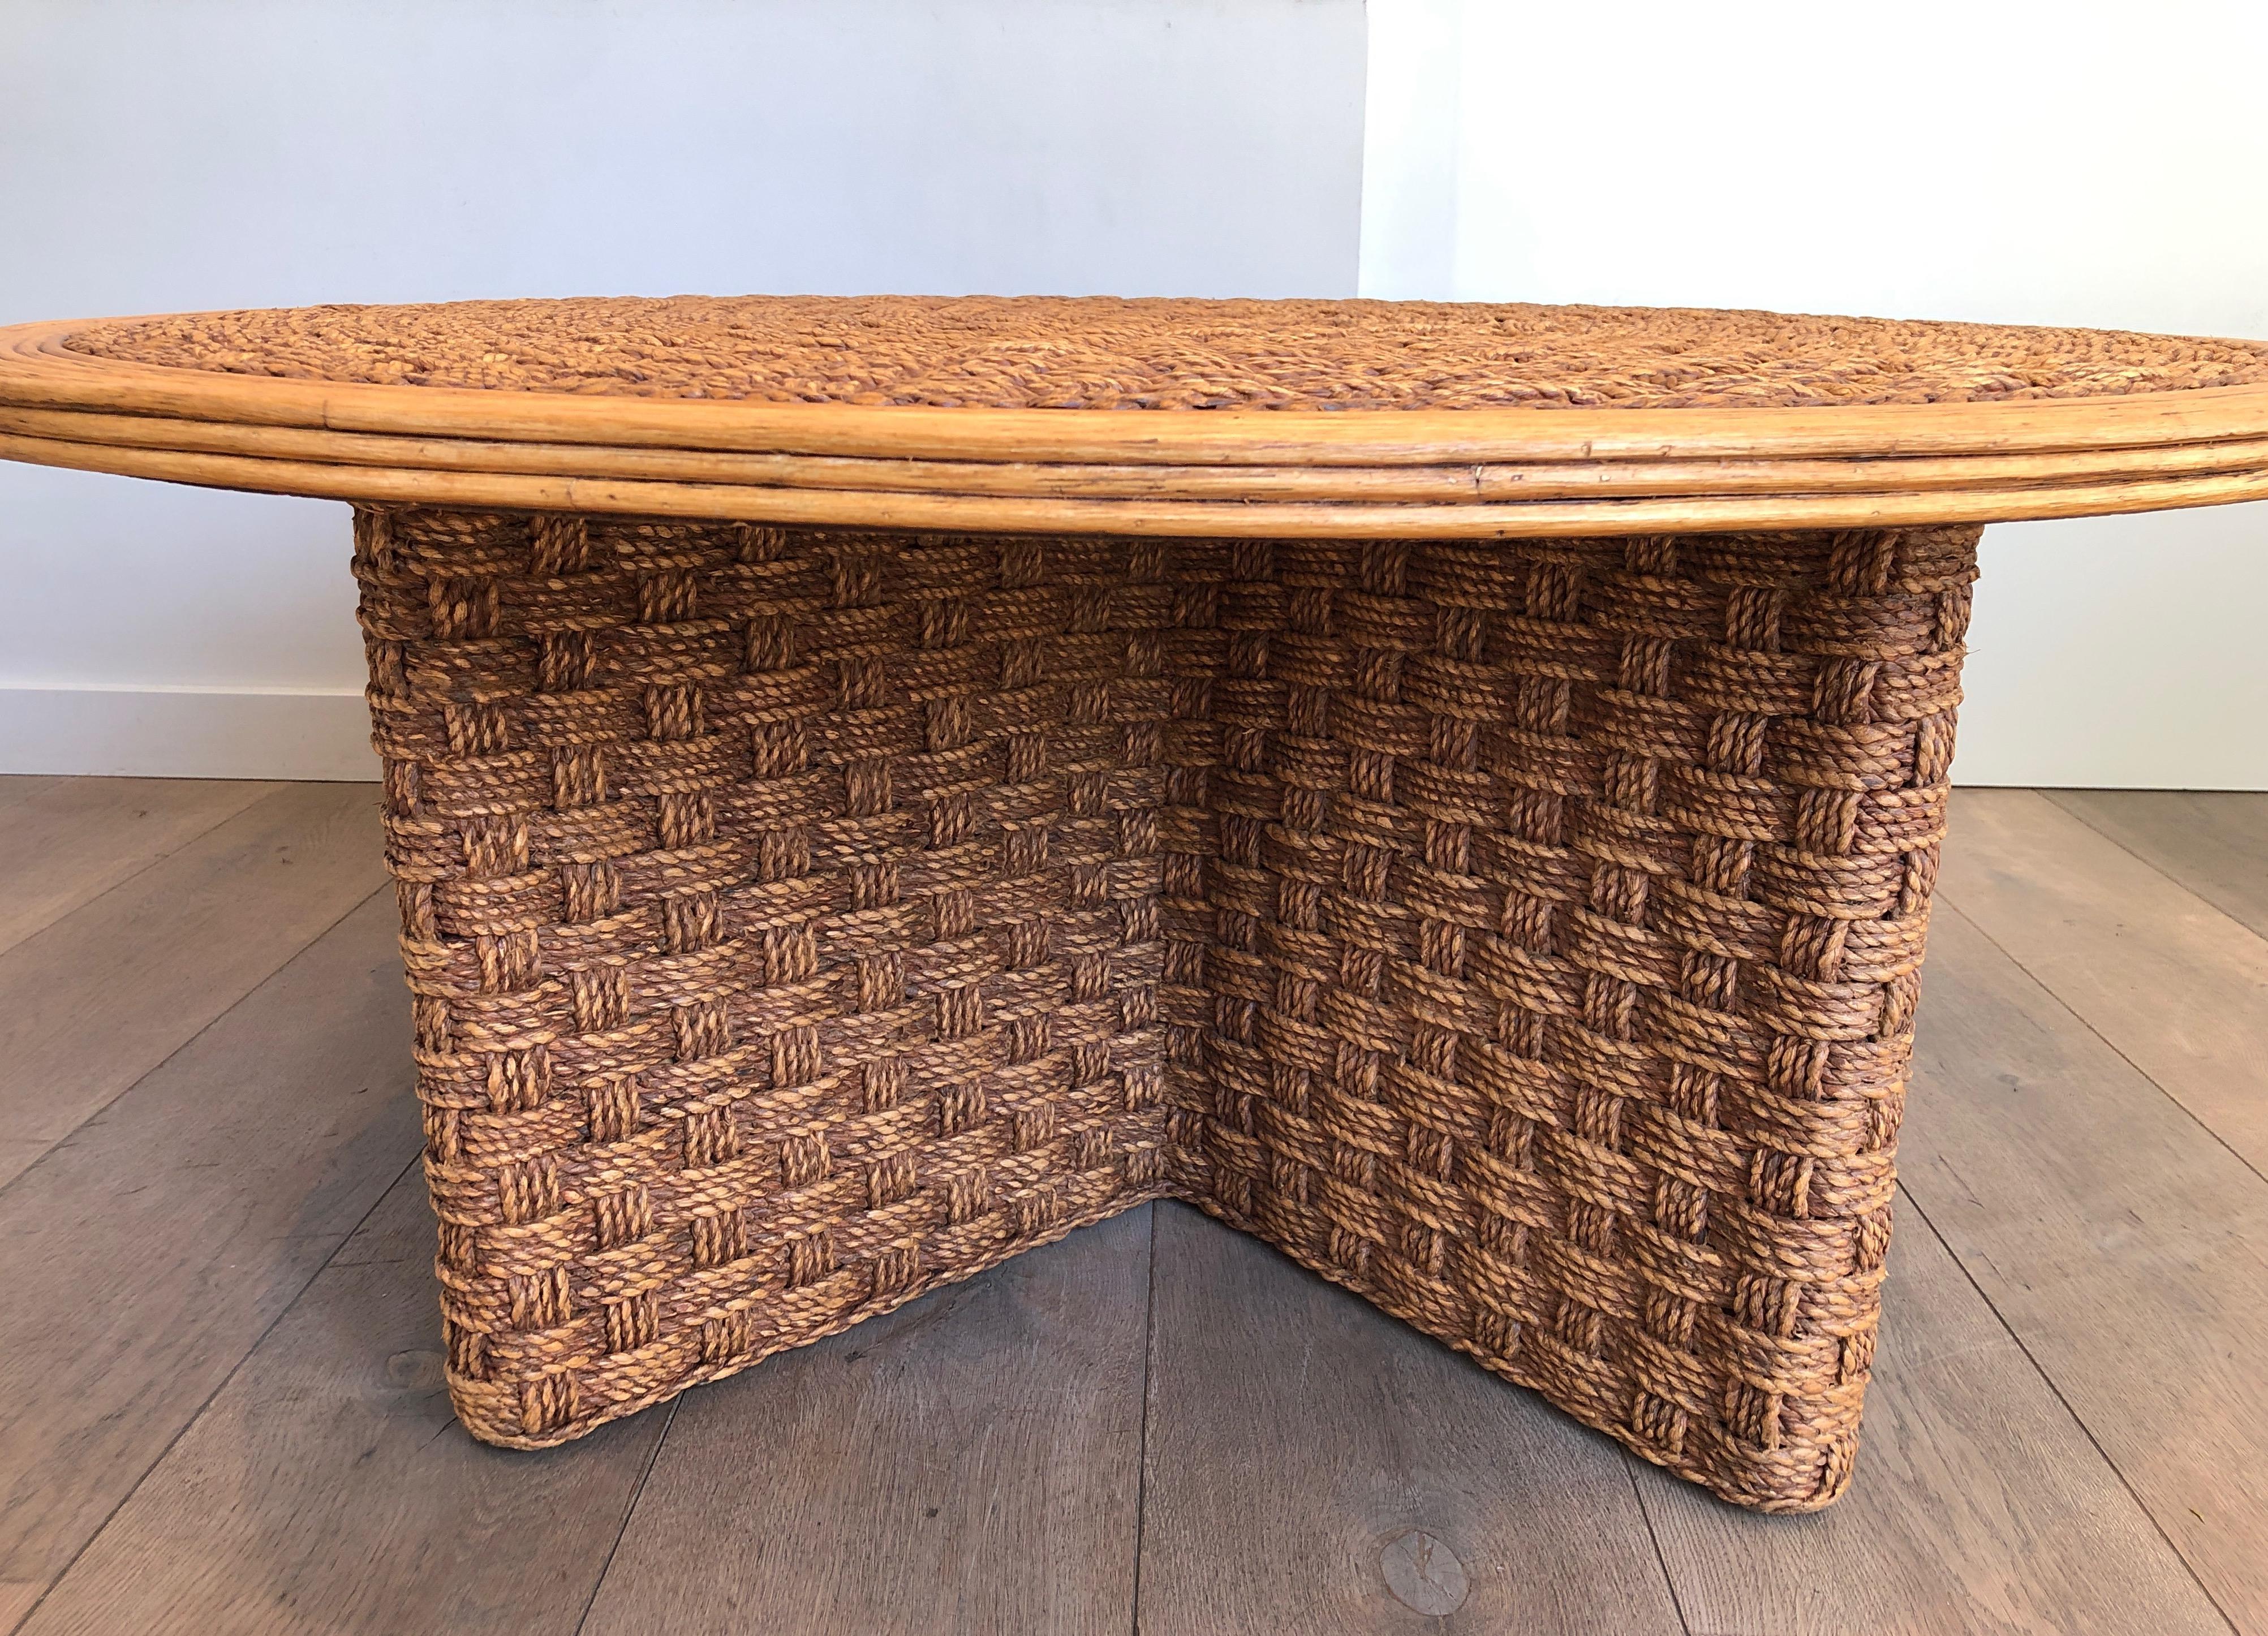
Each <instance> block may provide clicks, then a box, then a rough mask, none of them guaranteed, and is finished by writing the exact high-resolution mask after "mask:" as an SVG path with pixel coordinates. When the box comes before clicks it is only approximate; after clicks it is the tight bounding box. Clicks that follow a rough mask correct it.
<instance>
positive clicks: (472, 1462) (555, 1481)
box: [23, 1168, 763, 1636]
mask: <svg viewBox="0 0 2268 1636" xmlns="http://www.w3.org/2000/svg"><path fill="white" fill-rule="evenodd" d="M433 1240H434V1231H433V1220H432V1216H431V1212H430V1211H429V1209H428V1208H427V1205H426V1203H425V1181H424V1178H423V1175H420V1174H418V1172H417V1171H416V1168H411V1169H409V1170H408V1171H406V1172H405V1173H403V1174H402V1175H401V1177H400V1179H399V1180H397V1181H396V1182H395V1183H394V1185H393V1186H392V1187H391V1188H390V1189H389V1190H387V1194H386V1196H385V1198H383V1199H382V1200H381V1201H380V1202H379V1205H378V1207H377V1208H376V1209H375V1210H374V1211H372V1213H371V1215H370V1218H369V1220H367V1221H365V1223H364V1224H363V1225H362V1226H361V1227H359V1228H357V1230H356V1232H355V1233H354V1234H353V1236H352V1237H350V1239H349V1240H348V1241H347V1242H346V1244H345V1246H344V1248H342V1249H340V1251H339V1252H338V1254H337V1255H336V1256H334V1257H333V1258H332V1260H331V1261H330V1263H329V1264H328V1265H327V1266H325V1267H324V1268H323V1270H322V1271H321V1272H320V1274H318V1275H317V1276H316V1278H315V1279H314V1281H313V1283H312V1284H311V1285H309V1286H308V1287H307V1290H306V1293H304V1294H302V1295H301V1296H300V1297H299V1299H298V1301H295V1302H294V1303H293V1304H292V1306H291V1309H290V1310H289V1311H288V1312H286V1313H285V1314H284V1316H283V1318H282V1319H281V1320H279V1321H278V1322H277V1323H276V1327H275V1328H274V1330H271V1331H270V1332H269V1335H268V1337H267V1338H265V1339H264V1340H262V1341H261V1343H260V1345H258V1346H257V1347H255V1348H254V1350H253V1352H252V1354H251V1356H249V1357H248V1358H247V1359H246V1360H245V1361H244V1363H243V1365H242V1367H239V1369H238V1370H237V1372H236V1374H234V1376H233V1377H232V1378H231V1379H230V1381H229V1382H228V1383H227V1384H226V1385H225V1386H224V1387H223V1388H222V1389H220V1391H219V1392H218V1393H217V1395H216V1396H214V1398H213V1401H212V1402H211V1404H209V1405H208V1406H207V1407H206V1408H205V1410H204V1411H203V1413H202V1414H200V1415H198V1416H197V1418H196V1419H195V1422H194V1423H193V1424H192V1425H191V1426H189V1428H188V1431H187V1432H185V1433H182V1435H181V1438H180V1441H179V1442H177V1443H175V1444H174V1445H173V1448H172V1449H171V1450H169V1451H168V1452H167V1453H166V1456H165V1457H164V1458H163V1459H162V1460H160V1461H159V1462H158V1464H157V1466H156V1467H155V1469H154V1470H151V1473H150V1475H149V1477H148V1478H146V1479H144V1482H143V1484H142V1485H141V1486H140V1487H139V1488H137V1489H136V1491H135V1492H134V1494H133V1496H132V1498H130V1499H129V1500H127V1502H126V1503H125V1504H124V1505H123V1506H122V1507H120V1509H119V1512H118V1514H117V1515H116V1516H115V1517H114V1518H113V1519H112V1520H111V1522H110V1523H109V1525H108V1526H107V1527H106V1528H105V1529H103V1530H102V1531H101V1532H100V1533H99V1534H98V1535H97V1536H96V1537H95V1539H94V1542H93V1543H92V1544H91V1545H89V1546H88V1547H87V1550H86V1551H85V1555H83V1556H82V1557H80V1559H78V1561H77V1563H75V1564H74V1565H73V1566H71V1568H70V1571H69V1572H68V1573H65V1574H64V1575H63V1578H62V1580H61V1581H59V1582H58V1583H57V1584H56V1586H55V1589H54V1590H53V1591H52V1592H50V1593H49V1594H48V1598H47V1600H46V1601H44V1602H43V1603H40V1605H39V1607H38V1608H37V1609H36V1610H34V1611H33V1614H32V1617H31V1618H30V1619H29V1620H27V1621H26V1623H25V1625H24V1627H23V1632H24V1636H56V1633H57V1632H77V1633H79V1636H116V1633H117V1632H136V1636H141V1633H142V1632H153V1633H155V1636H173V1633H174V1632H181V1633H182V1636H189V1633H191V1632H195V1633H196V1636H210V1633H211V1632H228V1633H229V1636H283V1633H289V1636H349V1633H352V1632H372V1636H397V1633H399V1632H451V1633H452V1636H456V1633H458V1632H514V1633H515V1636H522V1633H524V1636H555V1633H556V1636H568V1633H569V1632H572V1631H573V1630H574V1629H575V1626H576V1622H577V1620H578V1619H579V1618H581V1617H582V1614H583V1610H584V1609H585V1607H586V1606H587V1605H588V1603H589V1599H590V1595H591V1588H592V1587H593V1585H594V1584H595V1583H596V1582H597V1581H598V1577H599V1574H600V1571H601V1570H602V1569H603V1568H604V1566H605V1565H606V1559H607V1552H608V1548H609V1547H610V1546H611V1545H612V1544H613V1543H614V1540H615V1535H616V1532H617V1530H619V1529H620V1528H621V1526H622V1517H623V1514H624V1513H625V1511H626V1510H627V1509H628V1507H629V1506H630V1498H631V1496H632V1495H633V1493H635V1492H636V1491H637V1483H638V1479H639V1477H640V1475H641V1474H642V1473H643V1472H644V1470H645V1469H646V1466H647V1463H648V1462H649V1461H650V1460H651V1458H652V1452H653V1448H654V1446H655V1444H656V1443H657V1442H658V1441H659V1439H660V1437H661V1433H662V1429H663V1426H664V1425H665V1424H666V1411H656V1412H652V1413H648V1414H644V1415H639V1416H637V1417H635V1418H633V1419H629V1420H625V1421H621V1422H618V1423H616V1424H615V1425H613V1426H606V1427H603V1428H601V1429H600V1430H599V1431H597V1432H595V1433H593V1434H592V1435H590V1436H589V1437H586V1438H584V1439H582V1440H581V1441H578V1442H574V1443H570V1444H568V1445H566V1446H565V1447H563V1448H552V1449H546V1450H543V1451H542V1452H541V1453H533V1454H531V1453H524V1452H519V1451H515V1450H508V1449H500V1448H487V1447H485V1446H483V1445H482V1444H479V1443H476V1442H475V1441H473V1440H472V1439H471V1438H470V1437H468V1435H467V1434H466V1433H465V1430H464V1428H463V1427H462V1426H460V1425H458V1424H457V1422H456V1419H455V1417H454V1416H453V1414H452V1413H451V1411H450V1409H449V1400H448V1395H447V1393H446V1390H445V1389H444V1388H443V1385H442V1380H441V1355H440V1352H439V1351H438V1347H439V1345H440V1315H439V1310H438V1302H437V1301H436V1300H435V1296H434V1284H433ZM762 1475H763V1474H762V1470H761V1468H752V1469H751V1470H750V1471H748V1472H745V1473H743V1476H744V1477H746V1478H754V1479H755V1480H758V1481H761V1480H762ZM711 1543H712V1544H713V1545H714V1547H715V1548H716V1549H718V1550H721V1551H733V1550H738V1549H740V1548H741V1547H742V1545H743V1544H744V1543H745V1542H741V1541H739V1540H734V1539H732V1538H730V1537H725V1536H721V1535H720V1536H718V1537H715V1538H714V1539H713V1540H712V1542H711Z"/></svg>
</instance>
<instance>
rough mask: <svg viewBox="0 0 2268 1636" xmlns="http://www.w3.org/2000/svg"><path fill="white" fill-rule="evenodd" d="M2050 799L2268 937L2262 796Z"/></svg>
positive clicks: (2139, 794) (2128, 793) (2138, 793)
mask: <svg viewBox="0 0 2268 1636" xmlns="http://www.w3.org/2000/svg"><path fill="white" fill-rule="evenodd" d="M2041 793H2042V794H2043V795H2044V796H2045V797H2046V798H2047V799H2048V800H2051V801H2052V802H2054V803H2055V804H2056V805H2057V806H2058V807H2062V808H2063V809H2064V811H2066V812H2067V813H2069V814H2071V815H2072V816H2073V817H2074V818H2077V819H2078V820H2079V821H2080V822H2082V823H2084V824H2086V825H2087V826H2088V828H2089V829H2094V830H2095V831H2096V832H2097V833H2099V834H2102V835H2104V836H2109V837H2110V839H2111V840H2114V841H2116V842H2117V843H2118V844H2119V845H2121V846H2123V847H2124V848H2125V849H2126V850H2127V851H2130V852H2132V853H2134V854H2135V855H2136V856H2137V857H2139V858H2140V859H2142V860H2143V861H2144V862H2145V863H2147V864H2149V865H2150V866H2152V867H2153V868H2155V869H2157V870H2158V871H2159V872H2160V873H2163V874H2166V875H2168V876H2169V877H2171V878H2172V879H2173V880H2175V881H2179V882H2180V883H2181V884H2182V885H2183V886H2185V887H2187V888H2189V889H2190V890H2191V891H2192V892H2194V893H2196V894H2197V895H2198V896H2199V897H2201V898H2203V899H2205V902H2206V903H2211V904H2212V905H2213V907H2214V908H2215V909H2218V910H2220V912H2221V913H2222V914H2224V915H2227V916H2228V917H2229V918H2230V919H2232V920H2235V921H2238V922H2240V923H2241V924H2242V925H2246V926H2248V927H2250V929H2251V930H2253V931H2254V932H2258V933H2259V934H2260V935H2261V936H2263V937H2268V794H2262V793H2259V792H2253V791H2232V790H2043V791H2042V792H2041Z"/></svg>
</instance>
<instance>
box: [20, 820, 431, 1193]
mask: <svg viewBox="0 0 2268 1636" xmlns="http://www.w3.org/2000/svg"><path fill="white" fill-rule="evenodd" d="M385 879H386V873H385V863H384V859H383V853H382V847H381V844H380V840H379V821H378V794H377V792H376V791H375V790H374V789H373V788H372V786H370V785H360V784H302V785H286V786H284V788H282V789H280V790H278V791H277V792H276V793H274V794H272V795H269V796H266V797H263V798H262V799H261V800H258V801H255V802H254V804H253V805H251V806H250V807H247V808H246V809H245V810H244V811H242V812H241V813H239V814H237V815H236V816H235V817H233V818H231V819H229V820H228V821H227V822H225V823H222V824H220V825H219V826H217V828H215V829H211V830H209V831H208V832H207V833H205V834H204V835H203V836H199V837H197V838H196V839H195V840H194V841H192V842H190V843H188V844H186V845H184V846H182V847H181V848H180V849H179V850H178V851H174V852H173V854H172V855H170V856H168V857H166V858H164V859H160V860H159V861H158V862H157V863H156V864H153V865H151V866H150V867H149V868H147V869H144V870H143V871H142V872H141V873H138V874H136V875H135V876H133V877H132V878H131V879H129V880H128V881H123V882H122V883H121V884H120V885H119V886H117V887H116V888H114V889H112V890H110V891H108V892H106V893H104V894H102V895H100V896H99V897H97V898H95V899H94V900H93V901H92V902H91V903H85V904H84V905H83V906H81V907H80V908H79V909H77V910H74V911H73V912H72V913H70V914H68V915H66V916H64V917H63V918H62V919H60V920H58V921H56V922H55V924H54V925H50V926H48V927H47V928H46V929H45V930H43V931H41V932H38V933H36V934H34V935H33V936H32V937H29V938H26V940H24V941H23V942H21V943H18V945H17V946H16V947H13V948H11V949H10V950H8V951H7V952H6V953H5V954H0V1185H4V1184H5V1183H7V1182H8V1181H10V1180H11V1179H12V1178H13V1177H15V1176H17V1175H20V1174H21V1173H22V1172H23V1171H24V1170H25V1169H26V1168H27V1167H29V1166H30V1165H32V1164H33V1162H35V1161H37V1160H38V1159H39V1157H40V1154H42V1153H46V1152H47V1151H48V1149H49V1148H50V1147H52V1146H55V1143H57V1142H58V1141H61V1140H63V1139H65V1138H66V1137H68V1136H69V1135H70V1132H71V1131H73V1130H75V1129H77V1126H78V1125H79V1124H81V1123H82V1122H83V1121H85V1119H86V1118H87V1117H88V1116H91V1115H92V1114H94V1113H96V1112H98V1111H99V1110H100V1109H102V1108H103V1107H105V1106H106V1105H107V1104H108V1103H109V1102H110V1101H111V1100H112V1099H113V1098H114V1097H115V1096H117V1095H118V1094H119V1093H120V1092H122V1091H123V1090H125V1089H126V1087H129V1085H132V1084H133V1083H134V1082H135V1081H136V1080H138V1079H140V1078H141V1077H142V1076H143V1075H144V1074H145V1073H147V1072H149V1071H150V1070H151V1069H152V1068H154V1067H156V1066H157V1065H158V1064H159V1063H161V1062H163V1061H164V1060H165V1059H166V1058H167V1057H169V1056H171V1055H172V1054H173V1052H174V1051H175V1050H179V1049H180V1047H181V1046H182V1045H183V1044H184V1043H187V1042H188V1041H189V1040H190V1039H192V1038H194V1037H195V1035H196V1034H197V1032H198V1031H199V1030H200V1029H202V1028H204V1027H205V1026H206V1025H207V1024H209V1023H210V1022H211V1021H213V1019H214V1018H216V1017H217V1016H219V1015H220V1014H221V1013H223V1012H225V1011H226V1010H227V1009H228V1008H229V1007H230V1006H233V1005H234V1004H235V1003H236V1002H237V1001H238V1000H239V999H242V998H243V997H244V996H245V995H246V994H247V993H249V992H251V991H252V990H253V989H254V988H255V987H256V986H258V985H259V984H260V983H261V981H263V980H264V979H265V978H267V977H268V976H269V975H270V974H272V973H273V972H275V971H276V969H278V968H279V967H281V966H282V965H283V964H284V962H286V961H288V960H290V959H291V957H292V956H293V955H294V954H298V952H299V951H300V950H301V949H303V948H305V947H306V946H307V945H308V944H309V943H311V942H313V940H315V939H316V938H318V937H320V935H321V934H322V933H323V932H325V931H327V930H328V929H329V928H330V927H331V926H333V925H335V924H337V922H338V921H339V920H340V919H341V918H342V917H343V916H344V915H345V914H346V913H347V911H348V910H351V909H352V908H353V907H354V906H355V905H356V904H357V903H360V902H361V901H362V900H363V899H364V898H365V897H368V896H369V895H371V894H372V892H373V891H376V890H377V889H378V888H379V887H380V886H381V885H382V884H384V881H385Z"/></svg>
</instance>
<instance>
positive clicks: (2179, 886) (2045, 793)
mask: <svg viewBox="0 0 2268 1636" xmlns="http://www.w3.org/2000/svg"><path fill="white" fill-rule="evenodd" d="M2032 793H2033V794H2035V795H2036V796H2038V797H2039V798H2040V799H2041V800H2044V801H2045V802H2047V804H2048V805H2049V806H2051V807H2054V808H2055V809H2056V811H2058V812H2059V813H2061V814H2063V815H2064V816H2065V817H2066V818H2068V819H2070V820H2071V821H2072V822H2073V823H2075V824H2078V825H2079V826H2080V828H2081V829H2086V830H2088V832H2089V833H2090V834H2094V835H2097V836H2102V839H2104V840H2106V841H2108V842H2110V844H2111V845H2113V846H2115V847H2117V849H2118V850H2119V851H2122V852H2124V853H2125V854H2126V856H2127V857H2129V858H2131V859H2133V860H2134V861H2135V862H2136V863H2138V864H2139V865H2141V866H2142V867H2143V868H2145V869H2147V870H2148V871H2149V872H2150V873H2152V874H2154V875H2156V876H2157V877H2158V878H2159V879H2160V880H2161V881H2165V882H2167V883H2168V884H2169V885H2170V886H2172V887H2174V888H2176V890H2178V891H2180V892H2181V893H2182V894H2183V895H2185V896H2189V897H2193V898H2195V899H2197V901H2198V903H2203V904H2204V905H2205V907H2206V908H2207V909H2210V910H2213V913H2214V914H2216V915H2219V916H2220V917H2221V918H2222V919H2223V920H2226V921H2228V923H2229V925H2233V926H2235V928H2236V929H2237V930H2238V931H2239V932H2242V933H2244V935H2245V936H2247V937H2249V938H2251V939H2253V940H2256V941H2257V942H2263V943H2268V937H2262V936H2261V934H2260V933H2259V932H2256V931H2254V930H2253V929H2252V928H2251V927H2250V926H2249V925H2246V924H2245V923H2244V922H2243V921H2242V920H2240V919H2238V918H2237V917H2235V915H2232V914H2230V913H2229V912H2228V910H2226V909H2223V908H2222V907H2221V906H2220V904H2219V903H2214V902H2213V899H2211V898H2209V897H2207V896H2206V895H2205V894H2204V893H2202V892H2200V891H2198V889H2197V888H2195V887H2193V886H2191V884H2190V883H2189V882H2188V881H2184V880H2183V879H2181V877H2179V876H2178V875H2175V874H2172V873H2169V872H2168V871H2167V869H2166V868H2165V866H2163V865H2161V864H2160V863H2159V862H2157V861H2156V860H2155V859H2152V858H2148V857H2146V856H2145V855H2144V854H2142V853H2140V852H2138V851H2135V850H2134V849H2133V848H2132V847H2131V846H2129V845H2127V844H2126V843H2125V842H2124V841H2122V840H2120V839H2119V838H2118V837H2117V836H2115V835H2113V834H2111V833H2110V830H2108V829H2104V828H2103V827H2102V825H2101V824H2099V823H2096V822H2095V821H2094V820H2093V819H2091V818H2089V817H2088V815H2087V814H2085V813H2083V812H2080V811H2079V810H2078V809H2077V808H2076V807H2066V806H2065V805H2064V804H2063V803H2062V802H2061V801H2059V800H2056V792H2055V791H2053V790H2035V791H2033V792H2032ZM2095 793H2102V792H2095ZM2148 793H2152V794H2172V795H2188V794H2195V793H2199V792H2196V791H2188V790H2170V791H2152V792H2148ZM2204 793H2211V794H2219V793H2221V792H2220V791H2210V792H2204Z"/></svg>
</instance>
